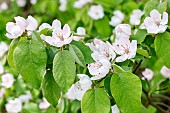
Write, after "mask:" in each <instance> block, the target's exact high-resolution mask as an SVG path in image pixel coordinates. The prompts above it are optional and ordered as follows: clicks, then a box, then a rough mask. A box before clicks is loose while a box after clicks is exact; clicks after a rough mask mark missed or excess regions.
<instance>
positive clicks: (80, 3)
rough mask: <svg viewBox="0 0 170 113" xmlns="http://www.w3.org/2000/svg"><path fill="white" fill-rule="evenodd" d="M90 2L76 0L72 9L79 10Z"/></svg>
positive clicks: (90, 0) (88, 0)
mask: <svg viewBox="0 0 170 113" xmlns="http://www.w3.org/2000/svg"><path fill="white" fill-rule="evenodd" d="M90 2H92V0H77V1H76V2H75V3H74V8H77V9H80V8H82V7H83V6H85V5H86V4H88V3H90Z"/></svg>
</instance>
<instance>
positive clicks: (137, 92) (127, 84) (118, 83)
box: [110, 72, 142, 113]
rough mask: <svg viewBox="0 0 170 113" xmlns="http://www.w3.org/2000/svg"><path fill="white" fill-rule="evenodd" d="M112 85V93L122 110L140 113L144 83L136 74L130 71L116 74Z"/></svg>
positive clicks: (125, 112)
mask: <svg viewBox="0 0 170 113" xmlns="http://www.w3.org/2000/svg"><path fill="white" fill-rule="evenodd" d="M110 87H111V93H112V95H113V97H114V99H115V101H116V104H117V105H118V107H119V108H120V111H121V112H123V113H139V111H140V109H141V105H142V104H141V94H142V85H141V82H140V79H139V78H138V77H137V76H136V75H134V74H132V73H130V72H123V73H118V74H114V75H113V76H112V79H111V84H110Z"/></svg>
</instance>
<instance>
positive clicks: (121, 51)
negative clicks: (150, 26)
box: [113, 39, 137, 62]
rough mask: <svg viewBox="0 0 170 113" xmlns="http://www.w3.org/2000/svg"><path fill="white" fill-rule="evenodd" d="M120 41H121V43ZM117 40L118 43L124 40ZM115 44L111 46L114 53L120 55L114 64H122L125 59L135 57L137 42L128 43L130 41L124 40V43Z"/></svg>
mask: <svg viewBox="0 0 170 113" xmlns="http://www.w3.org/2000/svg"><path fill="white" fill-rule="evenodd" d="M121 40H122V41H121ZM121 40H119V42H123V41H124V39H121ZM119 42H118V43H117V42H115V43H114V44H113V48H114V51H115V52H116V53H117V54H118V55H120V56H118V57H117V58H116V62H124V61H125V60H127V59H131V58H134V57H135V56H136V51H137V41H136V40H132V42H131V43H130V40H126V42H124V43H119Z"/></svg>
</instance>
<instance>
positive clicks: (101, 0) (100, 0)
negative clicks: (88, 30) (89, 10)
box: [94, 0, 123, 7]
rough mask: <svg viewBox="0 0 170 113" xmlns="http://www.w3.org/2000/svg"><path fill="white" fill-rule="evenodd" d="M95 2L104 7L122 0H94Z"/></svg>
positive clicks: (111, 5) (117, 3) (112, 5)
mask: <svg viewBox="0 0 170 113" xmlns="http://www.w3.org/2000/svg"><path fill="white" fill-rule="evenodd" d="M94 2H95V3H96V4H102V5H103V6H106V7H114V6H117V5H119V4H120V3H122V2H123V0H94Z"/></svg>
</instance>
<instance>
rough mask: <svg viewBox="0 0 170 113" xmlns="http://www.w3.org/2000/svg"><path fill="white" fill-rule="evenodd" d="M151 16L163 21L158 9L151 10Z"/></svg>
mask: <svg viewBox="0 0 170 113" xmlns="http://www.w3.org/2000/svg"><path fill="white" fill-rule="evenodd" d="M150 17H151V18H153V19H155V20H158V21H161V14H160V13H159V12H158V11H157V10H156V9H154V10H152V11H151V12H150Z"/></svg>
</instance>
